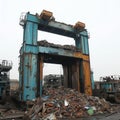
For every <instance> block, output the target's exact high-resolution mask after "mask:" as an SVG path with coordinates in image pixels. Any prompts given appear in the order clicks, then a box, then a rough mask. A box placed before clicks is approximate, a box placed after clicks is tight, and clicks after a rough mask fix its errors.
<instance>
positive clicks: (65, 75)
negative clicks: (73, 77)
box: [63, 65, 68, 88]
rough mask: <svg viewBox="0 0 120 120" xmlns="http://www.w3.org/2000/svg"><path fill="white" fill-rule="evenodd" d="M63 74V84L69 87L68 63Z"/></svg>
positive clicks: (64, 66)
mask: <svg viewBox="0 0 120 120" xmlns="http://www.w3.org/2000/svg"><path fill="white" fill-rule="evenodd" d="M63 75H64V81H63V86H64V87H65V88H67V87H68V68H67V65H63Z"/></svg>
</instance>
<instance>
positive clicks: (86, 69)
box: [82, 61, 92, 95]
mask: <svg viewBox="0 0 120 120" xmlns="http://www.w3.org/2000/svg"><path fill="white" fill-rule="evenodd" d="M82 65H83V78H84V92H85V93H86V94H88V95H92V84H91V73H90V63H89V61H82Z"/></svg>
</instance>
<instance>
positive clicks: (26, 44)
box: [20, 21, 38, 101]
mask: <svg viewBox="0 0 120 120" xmlns="http://www.w3.org/2000/svg"><path fill="white" fill-rule="evenodd" d="M37 30H38V24H35V23H33V22H29V21H27V22H26V24H25V25H24V37H23V46H22V49H21V56H20V57H21V58H20V59H21V62H22V64H20V69H21V72H22V75H21V76H20V85H21V93H20V96H21V97H20V98H21V100H22V101H27V100H33V99H35V98H36V95H37V68H38V65H37V60H38V58H37V57H38V47H37Z"/></svg>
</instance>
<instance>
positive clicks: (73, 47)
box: [37, 40, 76, 51]
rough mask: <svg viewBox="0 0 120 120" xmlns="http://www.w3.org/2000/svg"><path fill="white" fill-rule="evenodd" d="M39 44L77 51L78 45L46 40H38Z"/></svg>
mask: <svg viewBox="0 0 120 120" xmlns="http://www.w3.org/2000/svg"><path fill="white" fill-rule="evenodd" d="M37 44H38V45H40V46H44V47H53V48H62V49H66V50H71V51H76V47H75V46H73V45H59V44H53V43H49V42H48V41H46V40H41V41H38V43H37Z"/></svg>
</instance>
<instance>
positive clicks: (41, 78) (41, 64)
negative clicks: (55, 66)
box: [39, 56, 43, 96]
mask: <svg viewBox="0 0 120 120" xmlns="http://www.w3.org/2000/svg"><path fill="white" fill-rule="evenodd" d="M39 67H40V68H39V69H40V96H42V82H43V56H41V58H40V65H39Z"/></svg>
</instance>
